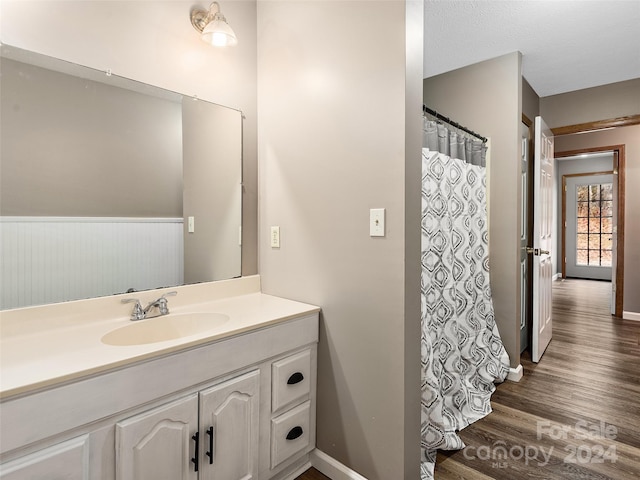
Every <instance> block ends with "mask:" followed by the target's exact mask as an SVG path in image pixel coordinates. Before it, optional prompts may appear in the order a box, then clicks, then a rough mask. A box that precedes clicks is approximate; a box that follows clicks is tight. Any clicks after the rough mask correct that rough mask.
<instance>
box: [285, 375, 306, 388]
mask: <svg viewBox="0 0 640 480" xmlns="http://www.w3.org/2000/svg"><path fill="white" fill-rule="evenodd" d="M302 380H304V375H303V374H302V373H301V372H296V373H294V374H293V375H291V376H290V377H289V380H287V385H295V384H296V383H300V382H301V381H302Z"/></svg>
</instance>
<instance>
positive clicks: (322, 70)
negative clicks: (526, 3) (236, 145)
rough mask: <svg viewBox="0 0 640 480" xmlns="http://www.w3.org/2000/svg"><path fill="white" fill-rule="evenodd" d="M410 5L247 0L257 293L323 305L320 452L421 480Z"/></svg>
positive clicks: (417, 32) (418, 37)
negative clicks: (253, 54)
mask: <svg viewBox="0 0 640 480" xmlns="http://www.w3.org/2000/svg"><path fill="white" fill-rule="evenodd" d="M408 8H409V9H411V11H409V12H405V2H398V1H394V0H390V1H380V2H375V8H374V7H373V6H372V5H371V4H370V3H369V2H362V1H344V2H326V1H305V2H300V1H281V2H272V1H264V2H262V1H261V2H259V3H258V42H259V56H258V79H259V81H258V93H259V95H258V98H259V105H258V107H259V108H258V110H259V115H260V116H259V122H258V125H259V136H258V138H259V158H260V224H259V228H260V238H261V242H260V248H259V251H260V273H261V276H262V281H263V291H264V292H266V293H270V294H274V295H280V296H283V297H287V298H293V299H296V300H301V301H306V302H310V303H314V304H317V305H320V306H321V307H322V317H321V331H320V335H321V336H320V345H319V352H318V357H319V358H318V363H319V365H318V369H319V379H318V412H317V414H318V427H317V446H318V448H319V449H320V450H323V451H324V452H326V453H327V454H329V455H330V456H332V457H334V458H336V459H337V460H339V461H340V462H342V463H344V464H346V465H347V466H349V467H350V468H352V469H354V470H355V471H357V472H358V473H360V474H362V475H364V476H365V477H366V478H368V479H370V480H379V479H385V480H388V479H400V478H406V479H416V478H419V473H418V466H419V449H418V448H419V426H420V409H419V395H420V376H419V371H418V368H419V362H420V355H419V341H420V337H419V334H418V333H419V322H420V312H419V280H418V278H419V277H418V269H419V265H420V257H419V241H420V237H419V230H418V228H419V207H418V204H419V202H420V185H419V165H420V144H419V129H420V103H419V102H420V89H421V85H420V79H421V72H422V70H421V69H422V51H421V48H418V46H420V45H422V29H421V25H419V24H416V23H419V22H417V19H418V18H420V17H422V15H423V13H422V2H410V4H409V5H408ZM405 15H406V16H407V18H409V26H407V23H406V20H405ZM328 28H329V30H327V29H328ZM381 32H384V34H381ZM407 41H408V42H409V43H408V46H407ZM405 102H407V103H405ZM407 104H409V105H410V107H408V106H407ZM409 110H411V111H409ZM407 132H410V133H409V136H408V137H405V135H406V133H407ZM370 208H386V237H384V238H372V237H370V236H369V209H370ZM405 215H409V216H415V218H412V219H410V220H409V219H406V217H405ZM409 221H411V222H412V223H411V225H407V223H408V222H409ZM271 225H278V226H280V232H281V239H280V244H281V247H280V248H279V249H272V248H270V246H269V242H268V239H269V227H270V226H271Z"/></svg>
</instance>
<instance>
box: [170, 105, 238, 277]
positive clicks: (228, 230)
mask: <svg viewBox="0 0 640 480" xmlns="http://www.w3.org/2000/svg"><path fill="white" fill-rule="evenodd" d="M182 126H183V128H182V130H183V136H184V142H183V150H184V159H183V164H184V167H183V170H184V219H185V224H184V227H185V228H184V281H185V283H196V282H210V281H211V280H223V279H227V278H234V277H239V276H240V248H241V247H240V244H239V241H238V238H239V229H240V223H241V218H242V199H241V197H242V192H241V188H242V186H241V179H242V178H241V177H242V165H241V158H242V114H241V113H240V112H238V111H237V110H231V109H230V108H224V107H221V106H219V105H214V104H212V103H208V102H202V101H194V100H193V99H191V98H185V99H184V100H183V102H182ZM189 217H194V226H195V228H194V231H193V232H189V231H188V225H189V220H188V218H189Z"/></svg>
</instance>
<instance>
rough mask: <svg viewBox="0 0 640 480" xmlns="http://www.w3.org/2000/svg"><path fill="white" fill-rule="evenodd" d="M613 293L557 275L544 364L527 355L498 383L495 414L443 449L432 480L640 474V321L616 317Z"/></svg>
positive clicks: (604, 285)
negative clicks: (456, 446)
mask: <svg viewBox="0 0 640 480" xmlns="http://www.w3.org/2000/svg"><path fill="white" fill-rule="evenodd" d="M610 292H611V284H610V283H608V282H597V281H588V280H573V279H570V280H565V281H559V282H554V285H553V339H552V340H551V343H550V345H549V347H548V348H547V351H546V352H545V354H544V356H543V357H542V359H541V361H540V363H538V364H534V363H532V362H531V361H530V357H529V355H528V354H525V355H523V357H522V358H521V363H522V366H523V367H524V377H523V378H522V380H521V381H520V382H519V383H514V382H505V383H503V384H501V385H499V386H498V388H497V390H496V392H495V393H494V395H493V396H492V398H491V405H492V407H493V410H494V411H493V413H491V414H490V415H488V416H487V417H485V418H484V419H482V420H480V421H478V422H476V423H474V424H473V425H470V426H469V427H467V428H465V429H464V430H463V431H462V432H460V437H461V438H462V439H463V440H464V442H465V443H466V444H467V447H466V448H465V449H463V450H461V451H457V452H443V453H439V454H438V461H437V463H436V475H435V477H436V479H438V480H448V479H465V480H475V479H478V480H480V479H482V480H484V479H504V480H513V479H520V478H527V479H544V480H555V479H558V480H569V479H594V480H595V479H598V480H604V479H615V480H625V479H637V478H640V323H638V322H633V321H629V320H621V319H619V318H615V317H611V315H610V314H609V298H610ZM500 447H504V448H500ZM505 452H506V454H505Z"/></svg>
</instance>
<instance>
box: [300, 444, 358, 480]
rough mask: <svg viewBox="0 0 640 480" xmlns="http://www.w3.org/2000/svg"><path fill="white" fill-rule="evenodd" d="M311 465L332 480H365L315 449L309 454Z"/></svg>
mask: <svg viewBox="0 0 640 480" xmlns="http://www.w3.org/2000/svg"><path fill="white" fill-rule="evenodd" d="M309 457H310V460H311V465H313V468H315V469H316V470H318V471H319V472H320V473H322V474H324V475H326V476H327V477H329V478H331V479H332V480H367V479H366V478H365V477H363V476H362V475H360V474H359V473H357V472H354V471H353V470H351V469H350V468H349V467H347V466H345V465H343V464H341V463H340V462H339V461H337V460H336V459H335V458H333V457H330V456H329V455H327V454H326V453H324V452H323V451H322V450H318V449H317V448H316V449H315V450H313V451H312V452H311V453H310V454H309Z"/></svg>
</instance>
